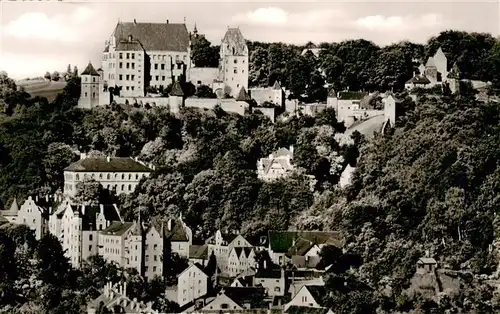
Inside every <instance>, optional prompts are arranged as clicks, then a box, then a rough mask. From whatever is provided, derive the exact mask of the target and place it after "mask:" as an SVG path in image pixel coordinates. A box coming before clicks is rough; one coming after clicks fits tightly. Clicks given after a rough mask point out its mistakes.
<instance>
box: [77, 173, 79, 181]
mask: <svg viewBox="0 0 500 314" xmlns="http://www.w3.org/2000/svg"><path fill="white" fill-rule="evenodd" d="M78 180H80V175H79V174H78V173H77V174H76V181H78Z"/></svg>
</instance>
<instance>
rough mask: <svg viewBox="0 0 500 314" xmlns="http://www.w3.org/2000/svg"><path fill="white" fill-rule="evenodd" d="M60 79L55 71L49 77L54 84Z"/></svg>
mask: <svg viewBox="0 0 500 314" xmlns="http://www.w3.org/2000/svg"><path fill="white" fill-rule="evenodd" d="M60 78H61V75H60V74H59V72H57V71H54V72H53V73H52V75H51V76H50V79H51V80H52V81H54V82H57V81H59V79H60Z"/></svg>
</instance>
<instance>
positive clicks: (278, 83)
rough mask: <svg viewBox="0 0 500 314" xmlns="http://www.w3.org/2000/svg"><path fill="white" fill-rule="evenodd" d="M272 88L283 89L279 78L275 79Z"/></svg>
mask: <svg viewBox="0 0 500 314" xmlns="http://www.w3.org/2000/svg"><path fill="white" fill-rule="evenodd" d="M272 89H278V90H279V89H281V84H280V82H278V80H276V81H274V84H273V87H272Z"/></svg>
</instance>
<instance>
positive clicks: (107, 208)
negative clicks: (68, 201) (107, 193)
mask: <svg viewBox="0 0 500 314" xmlns="http://www.w3.org/2000/svg"><path fill="white" fill-rule="evenodd" d="M76 209H77V211H78V212H79V213H80V214H81V215H82V230H97V223H96V218H97V214H98V213H100V212H101V209H102V213H103V215H104V219H106V221H117V222H120V220H121V219H120V214H119V213H118V208H117V207H116V205H109V204H107V205H103V204H100V205H94V206H86V205H78V206H77V208H76Z"/></svg>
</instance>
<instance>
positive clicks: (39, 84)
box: [17, 80, 66, 101]
mask: <svg viewBox="0 0 500 314" xmlns="http://www.w3.org/2000/svg"><path fill="white" fill-rule="evenodd" d="M17 84H18V85H19V86H23V87H24V90H25V91H26V92H27V93H29V94H30V95H31V96H33V97H35V96H40V97H45V98H47V100H48V101H52V100H54V99H55V98H56V96H57V94H58V93H59V92H60V91H62V90H63V88H64V86H66V82H62V81H59V82H52V81H41V80H39V81H38V80H37V81H32V80H30V81H19V82H17Z"/></svg>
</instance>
